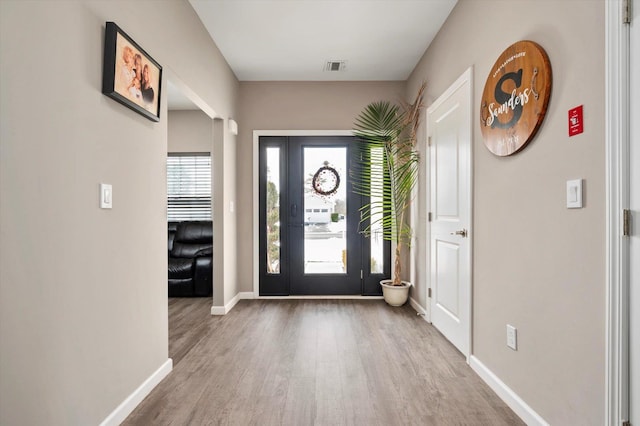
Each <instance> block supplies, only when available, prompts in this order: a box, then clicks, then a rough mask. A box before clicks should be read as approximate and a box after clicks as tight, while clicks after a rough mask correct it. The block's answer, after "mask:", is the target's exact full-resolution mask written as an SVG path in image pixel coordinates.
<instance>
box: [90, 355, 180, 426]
mask: <svg viewBox="0 0 640 426" xmlns="http://www.w3.org/2000/svg"><path fill="white" fill-rule="evenodd" d="M172 369H173V360H172V359H171V358H169V359H167V360H166V361H165V362H164V363H163V364H162V365H161V366H160V368H158V369H157V370H156V371H155V372H154V373H153V374H151V376H149V377H148V378H147V380H145V381H144V382H142V384H141V385H140V386H138V388H137V389H136V390H134V391H133V393H132V394H131V395H129V396H128V397H127V398H126V399H125V400H124V401H122V403H121V404H120V405H118V407H117V408H116V409H115V410H113V411H112V412H111V414H109V416H107V418H106V419H104V420H103V421H102V423H100V426H118V425H119V424H120V423H122V422H123V421H124V420H125V419H126V418H127V417H128V416H129V414H131V413H132V412H133V410H135V408H136V407H137V406H138V405H139V404H140V403H141V402H142V400H143V399H145V398H146V397H147V395H149V394H150V393H151V391H152V390H153V388H155V387H156V386H157V385H158V383H160V382H161V381H162V379H164V378H165V377H167V375H168V374H169V373H171V370H172Z"/></svg>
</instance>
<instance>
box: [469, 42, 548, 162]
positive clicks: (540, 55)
mask: <svg viewBox="0 0 640 426" xmlns="http://www.w3.org/2000/svg"><path fill="white" fill-rule="evenodd" d="M550 95H551V64H550V62H549V57H548V56H547V53H546V52H545V51H544V49H543V48H542V47H541V46H540V45H539V44H537V43H534V42H533V41H528V40H523V41H519V42H516V43H514V44H512V45H511V46H509V47H508V48H507V49H505V51H504V52H502V55H500V57H499V58H498V60H497V61H496V63H495V64H494V65H493V67H492V68H491V72H489V76H488V77H487V82H486V83H485V86H484V91H483V92H482V101H481V103H480V128H481V129H482V136H483V138H484V144H485V145H486V146H487V148H489V151H491V152H493V153H494V154H495V155H499V156H507V155H511V154H515V153H516V152H518V151H520V150H521V149H522V148H524V147H525V145H527V143H529V141H530V140H531V139H532V138H533V137H534V136H535V134H536V132H537V131H538V128H539V127H540V125H541V124H542V120H544V115H545V113H546V112H547V105H548V103H549V96H550Z"/></svg>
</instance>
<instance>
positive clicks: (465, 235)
mask: <svg viewBox="0 0 640 426" xmlns="http://www.w3.org/2000/svg"><path fill="white" fill-rule="evenodd" d="M451 235H460V236H461V237H462V238H467V230H466V229H464V228H462V229H461V230H459V231H456V232H452V233H451Z"/></svg>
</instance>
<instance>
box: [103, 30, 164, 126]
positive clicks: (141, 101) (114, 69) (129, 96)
mask: <svg viewBox="0 0 640 426" xmlns="http://www.w3.org/2000/svg"><path fill="white" fill-rule="evenodd" d="M103 63H104V69H103V73H102V93H104V94H105V95H107V96H109V97H110V98H112V99H114V100H116V101H118V102H120V103H121V104H123V105H125V106H127V107H129V108H131V109H132V110H134V111H136V112H137V113H139V114H142V115H144V116H145V117H147V118H148V119H150V120H153V121H160V90H161V87H160V86H161V83H162V67H161V66H160V64H158V63H157V62H156V61H155V60H154V59H153V58H152V57H151V56H149V54H148V53H147V52H145V51H144V49H142V48H141V47H140V46H138V44H137V43H136V42H135V41H133V39H132V38H131V37H129V36H128V35H127V34H126V33H125V32H124V31H122V29H121V28H120V27H118V26H117V25H116V24H115V23H113V22H107V24H106V28H105V34H104V62H103Z"/></svg>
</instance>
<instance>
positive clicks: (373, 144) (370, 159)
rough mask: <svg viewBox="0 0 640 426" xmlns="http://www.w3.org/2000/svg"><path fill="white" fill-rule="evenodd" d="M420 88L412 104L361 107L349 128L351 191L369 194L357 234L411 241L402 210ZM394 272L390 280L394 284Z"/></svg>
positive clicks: (414, 157) (413, 162)
mask: <svg viewBox="0 0 640 426" xmlns="http://www.w3.org/2000/svg"><path fill="white" fill-rule="evenodd" d="M425 87H426V86H425V84H422V85H421V87H420V88H419V90H418V94H417V96H416V100H415V102H414V103H413V104H408V103H406V102H403V103H401V105H400V106H398V105H394V104H392V103H390V102H388V101H379V102H373V103H371V104H369V105H367V106H366V107H365V108H364V110H362V112H361V113H360V115H359V116H358V117H357V118H356V120H355V123H354V128H353V134H354V136H355V137H356V146H355V150H354V152H355V154H354V155H355V158H354V161H353V162H352V170H351V171H350V174H351V178H352V182H353V191H354V192H355V193H356V194H358V195H361V196H364V197H368V198H369V203H368V204H366V205H365V206H363V207H362V208H361V209H360V213H361V221H360V225H361V228H362V229H361V232H362V233H364V234H365V235H368V236H370V235H371V234H372V233H377V232H379V231H380V230H382V236H383V238H384V239H385V240H390V241H394V242H396V244H397V247H400V246H401V245H402V244H406V245H407V246H409V244H410V243H411V235H412V232H411V226H410V225H409V224H408V223H407V217H406V216H407V215H406V213H407V209H408V208H409V207H410V205H411V201H412V200H411V197H412V196H413V189H414V188H415V186H416V184H417V181H418V171H419V164H420V157H419V155H418V153H417V152H416V151H415V145H416V140H417V132H418V128H419V125H420V118H421V110H422V108H423V103H422V102H423V95H424V90H425ZM398 255H399V254H398V253H396V256H398ZM396 265H398V263H397V262H396ZM396 272H397V276H396V277H394V282H396V281H398V283H399V281H400V278H399V271H396Z"/></svg>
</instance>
